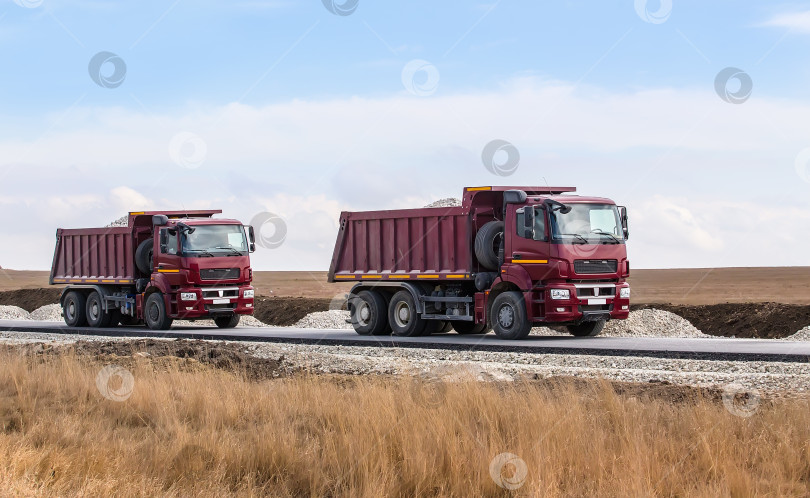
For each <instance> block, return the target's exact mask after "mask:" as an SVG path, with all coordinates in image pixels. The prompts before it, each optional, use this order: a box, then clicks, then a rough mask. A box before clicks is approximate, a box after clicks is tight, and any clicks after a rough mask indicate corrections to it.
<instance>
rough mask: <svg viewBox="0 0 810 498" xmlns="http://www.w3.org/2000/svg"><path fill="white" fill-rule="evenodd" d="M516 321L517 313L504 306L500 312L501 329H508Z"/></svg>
mask: <svg viewBox="0 0 810 498" xmlns="http://www.w3.org/2000/svg"><path fill="white" fill-rule="evenodd" d="M514 321H515V311H514V310H513V309H512V307H511V306H509V305H504V306H502V307H501V309H500V310H498V323H499V324H500V325H501V327H503V328H505V329H508V328H509V327H511V326H512V323H514Z"/></svg>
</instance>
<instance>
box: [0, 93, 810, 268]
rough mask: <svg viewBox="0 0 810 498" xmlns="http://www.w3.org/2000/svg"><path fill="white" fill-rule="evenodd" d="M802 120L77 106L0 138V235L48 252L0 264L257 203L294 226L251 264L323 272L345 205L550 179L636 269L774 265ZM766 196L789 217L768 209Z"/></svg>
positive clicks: (570, 98)
mask: <svg viewBox="0 0 810 498" xmlns="http://www.w3.org/2000/svg"><path fill="white" fill-rule="evenodd" d="M60 114H61V113H55V115H60ZM809 114H810V104H808V103H807V102H801V101H788V100H784V99H777V98H767V97H762V96H757V97H752V98H751V99H750V100H749V101H747V102H746V103H745V104H743V105H730V104H727V103H725V102H723V101H722V100H721V99H720V98H719V97H717V95H715V93H714V89H713V87H712V86H711V84H707V86H706V87H705V88H691V89H681V90H675V89H667V88H662V89H645V90H639V91H636V92H630V93H627V92H625V93H609V92H606V91H604V90H602V89H599V88H593V87H578V88H574V87H573V86H572V85H571V84H568V83H565V82H550V81H543V80H539V79H536V78H519V79H516V80H513V81H511V82H508V83H507V84H505V85H504V86H503V87H502V88H501V89H500V90H499V91H491V92H480V93H465V94H459V95H448V96H440V95H438V94H437V95H434V96H433V97H431V98H417V97H412V96H409V95H404V94H402V95H395V96H389V97H380V98H358V97H355V98H348V99H337V100H325V101H302V100H295V101H291V102H287V103H282V104H275V105H269V106H265V107H251V106H247V105H244V104H230V105H226V106H221V107H205V106H198V107H196V108H194V109H188V110H185V111H173V112H166V113H164V114H160V115H148V114H144V113H143V112H141V111H131V110H127V109H121V108H77V109H74V110H73V111H71V112H70V113H68V115H66V116H64V117H63V118H62V119H61V121H55V120H48V121H47V122H46V123H43V124H42V128H43V130H44V129H48V128H50V132H49V133H48V134H47V135H45V136H42V131H43V130H34V129H20V130H16V131H14V130H9V131H10V133H6V134H5V135H4V136H3V137H0V203H1V204H2V205H3V206H4V209H3V210H2V212H0V230H1V231H2V233H3V234H4V236H8V237H14V240H19V239H20V238H25V237H31V238H32V239H31V240H36V241H38V242H37V243H42V244H43V245H44V246H45V249H43V250H42V251H39V250H37V251H28V250H26V251H19V250H16V249H14V248H9V247H4V248H2V249H0V264H2V265H3V266H4V267H16V268H41V269H43V268H47V266H48V265H49V263H50V255H49V253H50V251H52V247H50V246H51V245H52V242H53V241H52V234H53V229H55V228H56V227H57V226H74V227H75V226H94V225H95V226H103V225H104V224H106V223H108V222H109V221H111V220H114V219H116V218H118V217H119V216H121V215H123V214H124V213H126V212H127V211H129V210H133V209H145V208H152V209H160V208H188V209H191V208H221V209H223V210H224V211H225V213H224V215H225V216H228V217H233V218H238V219H241V220H242V221H244V222H246V223H247V222H249V221H250V220H251V219H252V218H253V216H254V215H255V214H256V213H259V212H262V211H271V212H274V213H277V214H279V215H280V216H282V217H283V218H284V219H285V220H286V221H287V223H288V228H289V231H288V237H287V240H286V241H285V243H284V245H283V246H282V247H281V248H279V249H277V250H273V251H264V252H260V253H257V254H256V262H257V268H259V269H325V268H326V267H327V266H328V264H329V260H330V257H331V252H332V247H333V244H334V235H335V233H336V229H337V228H336V223H337V217H338V215H339V212H340V211H341V210H351V209H393V208H405V207H419V206H422V205H424V204H426V203H427V202H429V201H431V200H435V199H437V198H440V197H448V196H454V197H458V196H460V193H461V189H462V188H463V187H464V186H467V185H488V184H510V185H533V184H534V185H537V184H540V185H543V184H545V183H546V182H548V183H549V184H562V185H569V184H572V185H576V186H578V187H579V188H580V190H581V191H582V192H583V193H587V194H593V195H602V196H607V197H611V198H613V199H615V200H616V201H617V202H619V203H621V204H626V205H627V206H628V207H629V208H630V212H631V217H632V220H633V227H634V228H633V237H632V239H631V251H632V254H633V258H634V263H635V267H636V268H638V267H645V266H647V267H666V266H709V265H710V263H711V264H722V265H751V264H762V263H763V262H762V258H761V254H763V253H764V251H765V250H766V249H767V250H772V249H773V250H774V251H775V252H772V253H770V254H779V258H780V259H779V261H778V262H777V261H774V262H772V263H774V264H779V263H782V264H803V262H804V261H805V258H806V256H805V252H806V251H803V250H802V248H803V247H807V243H808V242H810V240H805V238H804V235H802V234H801V233H800V232H799V231H796V230H795V228H791V227H790V223H791V221H790V220H791V219H797V220H804V219H805V217H806V213H808V212H810V211H809V210H808V206H807V202H806V201H805V199H807V198H808V196H807V193H808V190H810V185H808V184H807V183H805V182H803V181H801V179H800V178H799V176H798V175H797V174H796V169H795V167H794V160H795V157H796V154H798V153H799V151H801V150H803V149H805V148H807V147H808V146H810V138H808V136H807V135H806V127H805V126H804V125H805V122H806V116H807V115H809ZM184 131H189V132H192V133H195V134H196V135H198V136H199V137H201V138H202V139H203V140H204V141H205V143H206V148H207V156H206V159H205V162H204V163H203V164H202V165H201V166H200V167H198V168H196V169H185V168H182V167H180V166H178V165H175V164H174V163H172V162H171V159H170V157H169V151H168V146H169V142H170V141H171V139H172V137H174V136H176V135H177V134H178V133H180V132H184ZM11 132H13V133H11ZM22 137H41V138H32V139H25V138H22ZM493 139H505V140H508V141H510V142H512V143H514V144H515V145H516V146H517V147H518V149H519V150H520V154H521V163H520V167H519V169H518V171H517V173H515V174H514V175H513V176H509V177H496V176H493V175H492V174H490V173H489V172H487V170H486V169H485V168H484V166H483V165H482V163H481V157H480V156H481V150H482V149H483V147H484V145H485V144H486V143H488V142H489V141H491V140H493ZM755 199H756V201H755ZM757 203H759V204H757ZM769 204H770V205H772V206H776V205H779V206H781V209H779V210H777V209H776V208H769V209H764V208H761V207H760V206H767V205H769ZM717 213H722V217H718V216H719V215H718V214H717ZM19 217H23V218H25V219H27V220H30V221H31V223H25V224H20V223H18V222H17V221H16V220H17V219H19ZM791 217H792V218H791ZM763 226H772V227H775V229H774V230H775V233H774V235H773V237H767V238H766V237H762V236H761V231H762V229H763V228H762V227H763ZM40 234H45V235H40ZM40 237H42V238H40ZM785 237H787V239H786V238H785ZM786 240H789V241H791V242H790V243H789V244H788V243H785V244H783V245H780V244H777V243H776V242H775V241H782V242H785V241H786ZM731 249H733V250H731ZM727 251H730V252H729V254H728V255H727V256H726V257H723V256H724V254H725V253H726V252H727Z"/></svg>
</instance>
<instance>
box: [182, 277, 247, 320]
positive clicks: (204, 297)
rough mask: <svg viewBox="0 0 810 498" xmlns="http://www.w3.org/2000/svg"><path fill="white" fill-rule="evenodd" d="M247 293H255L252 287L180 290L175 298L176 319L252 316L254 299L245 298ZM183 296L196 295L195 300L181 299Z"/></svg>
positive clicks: (189, 288) (226, 286) (238, 286)
mask: <svg viewBox="0 0 810 498" xmlns="http://www.w3.org/2000/svg"><path fill="white" fill-rule="evenodd" d="M245 291H254V292H255V290H254V289H253V287H252V286H250V285H223V286H217V287H188V288H180V289H178V290H177V293H176V294H174V296H173V301H174V303H173V304H175V306H176V310H177V313H176V318H186V319H196V318H211V317H216V316H223V315H234V314H236V315H252V314H253V297H245ZM183 294H194V299H193V300H184V299H181V297H182V296H183ZM186 297H188V296H186Z"/></svg>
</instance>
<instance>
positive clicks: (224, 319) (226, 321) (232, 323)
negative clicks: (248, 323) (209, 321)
mask: <svg viewBox="0 0 810 498" xmlns="http://www.w3.org/2000/svg"><path fill="white" fill-rule="evenodd" d="M239 318H240V317H239V315H230V316H218V317H216V318H214V323H216V324H217V327H219V328H221V329H232V328H234V327H236V326H237V325H239Z"/></svg>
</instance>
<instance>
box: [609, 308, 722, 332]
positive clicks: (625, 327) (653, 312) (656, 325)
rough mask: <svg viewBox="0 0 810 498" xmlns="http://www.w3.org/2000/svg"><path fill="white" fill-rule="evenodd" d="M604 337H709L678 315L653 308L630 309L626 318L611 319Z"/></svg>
mask: <svg viewBox="0 0 810 498" xmlns="http://www.w3.org/2000/svg"><path fill="white" fill-rule="evenodd" d="M600 336H604V337H709V336H708V335H706V334H704V333H703V332H701V331H700V330H698V329H696V328H695V326H694V325H692V324H691V323H689V322H688V321H687V320H685V319H683V318H681V317H680V316H678V315H676V314H674V313H670V312H668V311H662V310H657V309H654V308H650V309H643V310H638V311H631V312H630V316H628V317H627V319H626V320H611V321H609V322H608V323H607V324H605V329H604V330H603V331H602V333H601V334H600Z"/></svg>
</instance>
